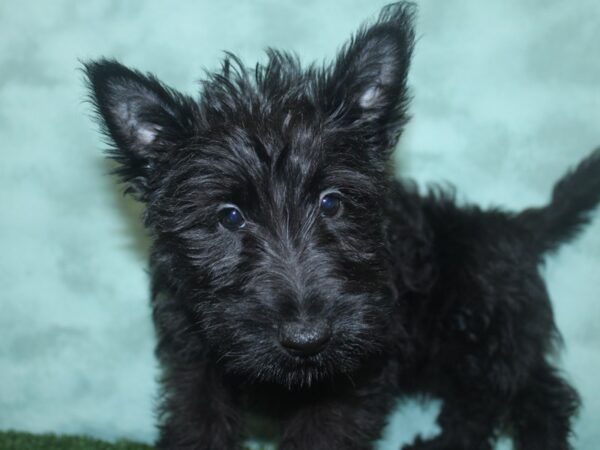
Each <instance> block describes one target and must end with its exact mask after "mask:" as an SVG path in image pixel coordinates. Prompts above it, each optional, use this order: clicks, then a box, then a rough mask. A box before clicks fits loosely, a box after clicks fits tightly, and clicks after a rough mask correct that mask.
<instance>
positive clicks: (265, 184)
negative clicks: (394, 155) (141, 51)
mask: <svg viewBox="0 0 600 450" xmlns="http://www.w3.org/2000/svg"><path fill="white" fill-rule="evenodd" d="M413 15H414V11H413V7H412V6H411V5H408V4H404V3H400V4H394V5H390V6H388V7H386V8H385V9H384V10H383V12H382V13H381V15H380V16H379V18H378V20H377V21H376V22H375V23H372V24H371V25H369V26H365V27H363V28H362V29H361V30H360V31H359V32H358V33H357V34H356V36H354V38H353V39H352V40H351V41H350V42H349V43H348V44H347V45H346V46H345V47H344V49H343V50H342V51H341V53H340V54H339V56H338V57H337V59H336V60H335V61H334V62H333V63H332V64H331V65H328V66H326V67H323V68H322V67H317V66H311V67H309V68H307V69H302V68H301V67H300V65H299V63H298V61H297V60H296V58H294V57H293V56H290V55H289V54H287V53H280V52H277V51H273V50H270V51H269V53H268V54H269V61H268V62H267V63H266V64H265V65H258V66H256V68H255V69H254V70H251V71H250V70H247V69H245V68H244V67H243V66H242V64H241V63H240V62H239V60H238V59H237V58H235V57H234V56H231V55H230V56H228V58H227V59H226V60H225V62H224V63H223V67H222V70H221V71H220V72H218V73H215V74H213V75H211V76H210V77H209V79H207V80H206V81H204V82H203V84H202V93H201V96H200V98H199V99H198V100H195V99H192V98H190V97H188V96H186V95H182V94H180V93H178V92H175V91H174V90H172V89H170V88H168V87H166V86H165V85H163V84H161V83H160V82H159V81H158V80H157V79H156V78H155V77H154V76H152V75H144V74H142V73H140V72H137V71H133V70H130V69H128V68H126V67H124V66H122V65H120V64H118V63H117V62H115V61H111V60H99V61H97V62H90V63H88V64H86V67H85V70H86V73H87V77H88V79H89V84H90V87H91V92H92V95H91V96H92V99H93V102H94V103H95V105H96V107H97V111H98V114H99V117H100V120H101V122H102V124H103V125H104V131H105V132H106V134H107V135H108V136H109V137H110V138H111V139H112V141H113V142H114V144H115V148H114V150H112V151H111V153H110V156H111V157H112V158H114V159H115V160H116V161H117V162H118V163H119V164H120V166H119V169H118V173H119V174H120V175H121V177H122V179H123V180H124V181H125V182H126V183H127V185H128V191H129V192H131V193H133V194H135V195H136V196H137V198H139V199H140V200H141V201H143V202H144V203H145V205H146V210H145V215H144V221H145V224H146V226H147V227H148V229H149V230H150V232H151V234H152V236H153V239H154V244H153V247H152V254H151V261H150V266H151V273H152V306H153V311H154V321H155V325H156V330H157V334H158V349H157V354H158V357H159V359H160V361H161V363H162V367H163V370H164V376H163V379H162V383H163V388H164V391H163V397H162V404H161V409H160V413H161V415H160V417H161V420H160V438H159V441H158V447H159V448H161V449H214V450H223V449H235V448H239V447H240V445H241V442H243V439H244V437H245V436H246V432H247V427H246V421H245V420H244V417H245V414H246V413H247V412H252V413H255V414H264V415H267V416H270V417H272V418H275V419H276V420H277V422H278V423H279V425H280V448H281V449H299V450H300V449H303V450H318V449H323V450H332V449H368V448H372V445H373V442H374V441H375V440H376V439H377V438H378V437H379V436H380V433H381V430H382V428H383V426H384V425H385V423H386V417H387V415H388V413H389V412H390V409H391V408H392V407H393V406H394V404H395V399H397V398H398V396H399V395H401V394H403V393H410V392H425V393H429V394H431V395H434V396H437V397H440V398H442V399H443V401H444V405H443V409H442V412H441V414H440V416H439V424H440V426H441V429H442V433H441V434H440V435H439V436H438V437H436V438H434V439H433V440H429V441H421V440H417V442H415V443H414V444H413V445H411V446H409V447H407V448H411V449H446V450H457V449H468V450H473V449H490V448H492V446H493V440H494V437H495V436H496V435H497V433H498V432H500V431H503V430H508V431H510V432H511V433H512V434H513V436H514V441H515V443H516V446H517V448H519V449H527V450H532V449H545V450H550V449H567V448H569V445H568V435H569V431H570V420H571V417H572V415H573V414H574V413H575V411H576V410H577V406H578V396H577V394H576V393H575V391H574V390H573V389H572V388H571V387H570V386H569V385H568V384H567V383H566V382H565V380H564V379H563V378H561V376H560V375H559V373H558V372H557V370H556V369H555V368H554V367H553V366H552V364H551V363H550V362H549V359H548V358H549V356H551V354H552V351H553V349H554V346H555V342H556V341H557V336H558V332H557V330H556V327H555V323H554V320H553V315H552V308H551V305H550V301H549V299H548V294H547V292H546V288H545V286H544V282H543V280H542V278H541V277H540V274H539V272H538V265H539V264H540V263H541V262H542V257H543V255H544V254H545V253H547V252H548V251H552V250H554V249H556V248H557V247H558V246H559V245H560V244H561V243H562V242H565V241H568V240H569V239H570V238H572V237H573V236H574V235H575V234H576V232H577V231H578V230H579V229H580V228H581V227H582V226H583V225H584V224H585V223H586V222H587V220H588V218H589V216H588V214H589V211H591V210H592V208H594V207H595V205H596V204H597V203H598V202H599V201H600V151H596V152H594V153H593V154H592V155H591V156H590V157H589V158H588V159H586V160H585V161H583V162H582V163H581V164H580V165H579V166H578V167H577V168H576V169H575V170H574V171H571V172H570V173H569V174H567V175H566V176H565V177H564V178H563V179H562V180H561V181H560V182H559V183H558V184H557V185H556V187H555V189H554V194H553V198H552V201H551V202H550V204H549V205H548V206H546V207H544V208H539V209H529V210H526V211H523V212H521V213H518V214H515V213H509V212H504V211H500V210H487V211H483V210H481V209H479V208H477V207H473V206H469V207H458V206H456V204H455V202H454V200H453V198H452V196H451V195H448V194H444V193H443V192H438V191H433V192H431V193H430V194H428V195H424V196H421V195H419V194H418V192H417V191H416V189H414V188H413V187H412V185H410V184H409V183H402V182H400V181H397V180H394V179H393V178H392V177H391V176H390V171H389V167H388V166H389V165H388V159H389V156H390V153H391V151H392V149H393V148H394V146H395V144H396V142H397V139H398V137H399V134H400V132H401V130H402V127H403V125H404V124H405V122H406V119H407V116H406V106H407V103H408V96H407V89H406V76H407V70H408V67H409V60H410V56H411V52H412V49H413V40H414V34H413V30H412V19H413Z"/></svg>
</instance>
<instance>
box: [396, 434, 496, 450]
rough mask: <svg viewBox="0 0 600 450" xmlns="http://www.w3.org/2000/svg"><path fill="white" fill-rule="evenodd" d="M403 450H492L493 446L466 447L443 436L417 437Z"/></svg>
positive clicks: (483, 444) (486, 444)
mask: <svg viewBox="0 0 600 450" xmlns="http://www.w3.org/2000/svg"><path fill="white" fill-rule="evenodd" d="M401 450H492V445H491V444H489V443H482V444H479V445H476V446H471V445H465V444H462V443H458V442H456V440H454V439H448V438H447V437H446V436H445V435H443V434H441V435H439V436H436V437H434V438H431V439H423V438H422V437H421V436H417V437H416V438H415V440H414V442H413V443H412V444H406V445H405V446H403V447H402V449H401Z"/></svg>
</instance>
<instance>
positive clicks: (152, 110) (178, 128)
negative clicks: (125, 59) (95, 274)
mask: <svg viewBox="0 0 600 450" xmlns="http://www.w3.org/2000/svg"><path fill="white" fill-rule="evenodd" d="M84 72H85V75H86V76H87V81H88V85H89V88H90V98H91V101H92V103H93V104H94V106H95V108H96V112H97V114H98V118H99V121H100V122H101V125H102V127H103V131H104V133H105V134H106V135H107V137H108V138H109V139H110V140H111V141H112V142H113V143H114V148H113V149H112V150H111V151H110V152H109V157H111V158H112V159H114V160H115V161H117V163H118V164H119V167H118V169H117V170H116V173H117V174H118V175H120V176H121V178H122V179H123V181H124V182H126V183H127V185H128V187H127V192H130V193H134V194H135V195H136V196H137V197H138V198H139V199H141V200H145V199H146V196H147V194H148V191H149V189H150V187H151V179H152V177H153V174H154V173H155V172H156V171H158V170H159V168H160V167H161V166H162V165H163V163H164V162H165V161H166V160H168V158H169V156H170V155H169V153H170V150H172V148H173V147H174V146H175V145H176V144H178V143H181V142H183V141H185V140H186V139H189V138H190V137H191V136H193V134H194V121H193V118H194V117H195V115H196V111H197V106H196V104H195V102H194V101H193V100H192V99H191V98H189V97H186V96H184V95H181V94H179V93H177V92H175V91H174V90H172V89H170V88H168V87H166V86H165V85H163V84H162V83H161V82H159V81H158V80H157V79H156V78H155V77H154V76H152V75H144V74H142V73H140V72H137V71H134V70H131V69H128V68H127V67H125V66H123V65H122V64H119V63H118V62H116V61H113V60H105V59H101V60H98V61H92V62H88V63H85V64H84Z"/></svg>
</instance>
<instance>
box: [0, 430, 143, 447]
mask: <svg viewBox="0 0 600 450" xmlns="http://www.w3.org/2000/svg"><path fill="white" fill-rule="evenodd" d="M152 448H153V447H150V446H148V445H144V444H139V443H136V442H130V441H118V442H115V443H109V442H104V441H100V440H98V439H92V438H87V437H83V436H58V435H56V434H31V433H22V432H17V431H2V432H0V449H2V450H152Z"/></svg>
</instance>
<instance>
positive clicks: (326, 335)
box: [279, 321, 331, 356]
mask: <svg viewBox="0 0 600 450" xmlns="http://www.w3.org/2000/svg"><path fill="white" fill-rule="evenodd" d="M330 338H331V328H330V327H329V325H328V324H327V323H326V322H324V321H318V322H312V323H307V322H288V323H284V324H282V325H281V326H280V327H279V342H280V343H281V345H283V346H284V347H285V348H286V349H287V350H288V351H289V352H290V353H292V354H294V355H299V356H309V355H316V354H317V353H319V352H320V351H321V350H323V349H324V348H325V346H326V345H327V342H329V339H330Z"/></svg>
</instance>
